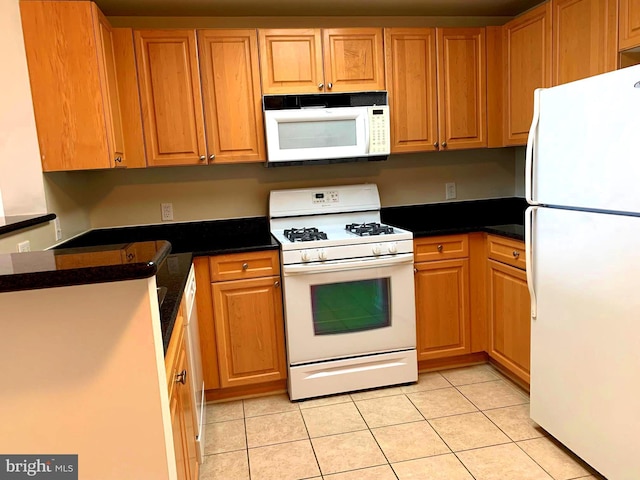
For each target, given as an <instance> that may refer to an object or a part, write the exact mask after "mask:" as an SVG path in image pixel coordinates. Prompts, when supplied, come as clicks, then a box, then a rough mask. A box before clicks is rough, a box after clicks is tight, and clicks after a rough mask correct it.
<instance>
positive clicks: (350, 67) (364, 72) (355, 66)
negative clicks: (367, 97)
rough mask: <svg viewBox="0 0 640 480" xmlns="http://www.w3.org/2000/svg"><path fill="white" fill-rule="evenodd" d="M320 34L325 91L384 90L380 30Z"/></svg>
mask: <svg viewBox="0 0 640 480" xmlns="http://www.w3.org/2000/svg"><path fill="white" fill-rule="evenodd" d="M322 34H323V48H324V83H325V88H326V91H328V92H356V91H366V90H384V52H383V48H382V29H381V28H327V29H324V30H323V31H322Z"/></svg>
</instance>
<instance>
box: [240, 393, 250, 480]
mask: <svg viewBox="0 0 640 480" xmlns="http://www.w3.org/2000/svg"><path fill="white" fill-rule="evenodd" d="M242 422H243V423H244V441H245V447H246V457H247V470H248V474H249V480H251V460H250V459H249V436H248V434H247V415H246V412H245V411H244V400H242Z"/></svg>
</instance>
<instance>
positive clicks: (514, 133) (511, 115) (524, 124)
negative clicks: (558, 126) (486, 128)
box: [502, 2, 551, 145]
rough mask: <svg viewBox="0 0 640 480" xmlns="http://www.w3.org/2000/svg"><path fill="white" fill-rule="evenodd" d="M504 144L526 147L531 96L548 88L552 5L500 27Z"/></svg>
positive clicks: (531, 107)
mask: <svg viewBox="0 0 640 480" xmlns="http://www.w3.org/2000/svg"><path fill="white" fill-rule="evenodd" d="M502 37H503V52H504V59H503V69H504V73H503V79H504V97H503V98H504V100H505V105H504V115H503V119H504V130H503V131H504V135H505V139H504V143H505V145H524V144H526V143H527V136H528V135H529V127H531V118H532V117H533V92H534V90H535V89H536V88H546V87H550V86H551V3H550V2H547V3H544V4H542V5H540V6H539V7H537V8H534V9H533V10H531V11H529V12H527V13H526V14H524V15H522V16H520V17H518V18H516V19H515V20H512V21H511V22H509V23H507V24H506V25H504V27H502Z"/></svg>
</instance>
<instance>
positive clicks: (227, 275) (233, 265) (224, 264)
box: [209, 250, 280, 282]
mask: <svg viewBox="0 0 640 480" xmlns="http://www.w3.org/2000/svg"><path fill="white" fill-rule="evenodd" d="M209 269H210V270H211V281H212V282H221V281H226V280H242V279H245V278H258V277H268V276H272V275H280V260H279V257H278V251H277V250H270V251H266V252H265V251H262V252H249V253H231V254H229V255H216V256H215V257H210V258H209Z"/></svg>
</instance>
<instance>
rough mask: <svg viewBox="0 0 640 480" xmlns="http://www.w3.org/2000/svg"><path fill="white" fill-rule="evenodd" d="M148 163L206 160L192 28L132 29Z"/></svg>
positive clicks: (174, 163) (194, 162)
mask: <svg viewBox="0 0 640 480" xmlns="http://www.w3.org/2000/svg"><path fill="white" fill-rule="evenodd" d="M135 42H136V57H137V62H138V75H139V77H140V100H141V104H142V119H143V126H144V140H145V146H146V150H147V164H148V165H154V166H161V165H189V164H200V163H203V162H204V163H206V147H205V137H204V119H203V115H202V98H201V95H200V79H199V76H198V58H197V52H196V34H195V32H194V31H193V30H136V31H135Z"/></svg>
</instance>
